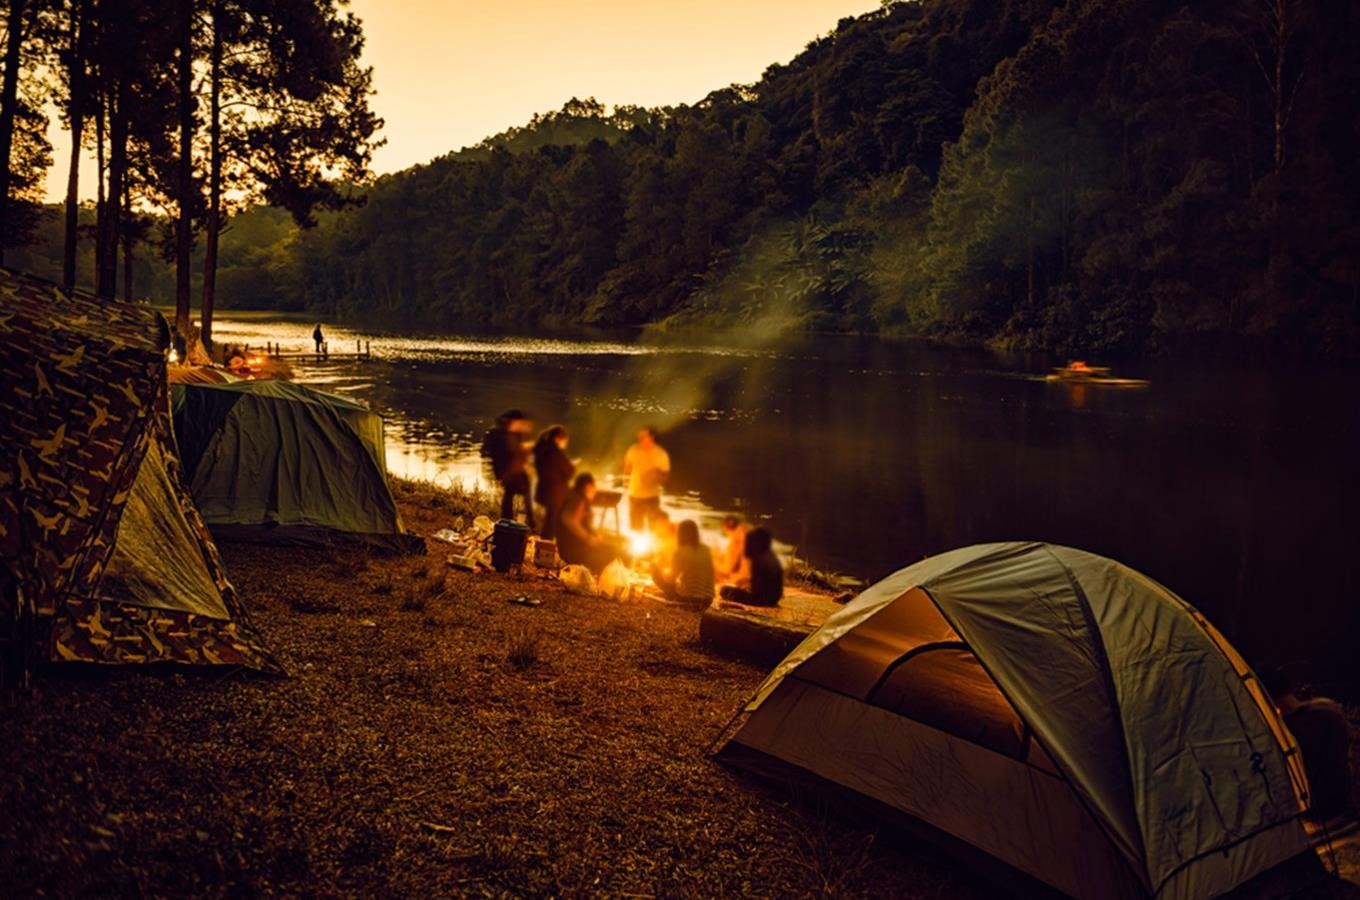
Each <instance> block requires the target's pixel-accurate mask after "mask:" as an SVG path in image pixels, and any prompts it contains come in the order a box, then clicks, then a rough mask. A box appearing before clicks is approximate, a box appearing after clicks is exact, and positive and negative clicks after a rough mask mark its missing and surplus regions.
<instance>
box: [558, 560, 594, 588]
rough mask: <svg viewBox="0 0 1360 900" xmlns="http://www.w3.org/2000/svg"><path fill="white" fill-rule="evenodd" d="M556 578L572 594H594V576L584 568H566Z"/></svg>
mask: <svg viewBox="0 0 1360 900" xmlns="http://www.w3.org/2000/svg"><path fill="white" fill-rule="evenodd" d="M557 577H558V579H559V580H560V581H561V582H562V583H563V584H564V585H566V586H567V590H569V591H571V592H572V593H573V594H593V593H595V576H594V575H592V574H590V570H589V569H587V568H586V567H585V566H567V567H566V568H564V569H563V570H562V571H561V572H559V573H557Z"/></svg>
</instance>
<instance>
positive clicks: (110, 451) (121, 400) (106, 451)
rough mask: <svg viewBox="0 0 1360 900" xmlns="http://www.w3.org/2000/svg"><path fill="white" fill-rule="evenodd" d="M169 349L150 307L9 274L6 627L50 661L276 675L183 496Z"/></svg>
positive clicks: (0, 603)
mask: <svg viewBox="0 0 1360 900" xmlns="http://www.w3.org/2000/svg"><path fill="white" fill-rule="evenodd" d="M169 343H170V341H169V328H168V326H167V325H166V323H165V320H164V319H163V318H162V317H161V316H160V314H158V313H157V312H155V311H154V310H152V309H150V308H148V307H142V306H135V305H131V304H123V303H117V302H114V301H96V300H94V299H93V298H91V297H88V296H85V295H82V294H74V295H73V294H68V293H66V292H64V291H62V290H61V289H59V288H58V287H57V286H56V285H53V284H50V283H48V282H44V281H40V280H38V279H34V278H30V277H27V276H22V275H18V274H16V273H13V272H9V271H6V270H0V347H3V351H2V352H0V378H3V380H4V384H5V390H4V391H3V392H0V620H3V624H4V625H6V626H9V627H8V629H7V630H8V631H9V632H10V637H11V638H14V639H15V640H16V643H20V642H21V643H23V644H24V645H25V646H26V647H27V646H37V647H39V648H41V650H42V652H43V653H44V654H45V655H46V656H48V657H49V658H51V659H54V660H73V661H87V662H99V663H126V662H182V663H193V664H232V665H247V666H252V667H254V668H258V669H265V670H279V671H281V669H279V666H278V663H277V662H276V661H275V660H274V659H273V657H272V656H271V655H270V654H269V652H268V651H267V650H266V649H264V647H263V646H262V645H261V644H260V642H259V639H258V637H257V636H256V634H255V631H254V629H253V628H251V627H250V625H249V623H248V622H247V621H246V618H245V611H244V609H243V608H242V606H241V604H240V603H239V602H238V600H237V598H236V594H235V592H234V591H233V590H232V587H231V585H230V584H229V583H228V582H227V580H226V578H225V577H224V575H223V572H222V565H221V561H220V560H219V558H218V555H217V548H216V547H214V546H213V543H212V539H211V538H210V537H209V535H208V530H207V528H206V527H205V526H204V524H203V521H202V520H201V519H200V518H199V516H198V512H197V511H196V510H195V509H194V505H193V503H192V501H191V500H190V499H189V496H188V493H187V492H186V491H185V490H184V488H183V487H182V486H181V484H180V480H179V471H178V470H179V460H178V457H177V456H176V452H175V447H174V441H173V439H172V437H171V431H170V428H171V426H170V399H169V396H168V387H167V384H166V380H165V368H166V357H167V353H168V349H169ZM25 652H26V650H25Z"/></svg>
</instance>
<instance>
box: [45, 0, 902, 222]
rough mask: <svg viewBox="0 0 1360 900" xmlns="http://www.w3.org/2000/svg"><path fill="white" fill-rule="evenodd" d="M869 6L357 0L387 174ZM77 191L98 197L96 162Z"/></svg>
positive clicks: (790, 39) (758, 57)
mask: <svg viewBox="0 0 1360 900" xmlns="http://www.w3.org/2000/svg"><path fill="white" fill-rule="evenodd" d="M878 6H879V4H878V3H877V2H875V0H638V2H632V3H627V2H622V0H593V2H592V0H580V2H575V3H569V2H561V0H557V2H552V0H500V2H490V3H488V2H481V3H472V2H459V0H444V2H440V0H351V3H350V9H351V10H352V11H353V12H354V13H355V15H357V16H358V17H359V18H360V19H361V20H363V23H364V33H365V35H366V37H367V42H366V44H365V48H364V60H365V62H366V64H367V65H371V66H373V68H374V85H375V87H376V88H377V96H376V97H374V98H373V100H372V103H373V108H374V109H375V110H376V111H377V113H378V115H380V116H381V117H382V118H383V119H384V120H385V121H386V125H385V127H384V128H383V131H382V137H384V138H386V140H387V144H386V145H385V146H383V147H381V148H380V149H379V150H378V151H377V152H376V153H375V154H374V158H373V169H374V171H375V172H378V173H384V172H394V171H397V170H399V169H404V168H406V167H407V166H411V165H414V164H416V163H422V162H428V161H429V160H430V159H433V158H434V157H436V156H440V155H442V154H444V153H447V152H449V151H451V150H458V149H460V148H462V147H466V146H469V145H472V144H476V143H477V142H478V141H480V140H482V138H485V137H488V136H490V135H492V134H496V133H497V132H500V131H504V130H505V129H507V128H509V127H511V126H514V125H522V124H524V123H525V122H527V121H528V120H529V118H530V117H531V116H532V115H533V114H534V113H536V112H548V111H550V110H554V109H559V108H560V107H561V106H562V104H563V103H565V102H566V101H567V100H569V99H571V98H572V97H573V96H574V97H580V98H582V99H584V98H586V97H589V96H593V97H595V98H596V99H597V100H599V101H600V102H601V103H604V104H605V105H606V106H613V105H615V104H635V105H638V106H661V105H674V104H680V103H693V102H695V101H698V100H701V99H702V98H703V97H704V96H705V95H706V94H708V93H709V92H710V91H713V90H716V89H718V88H722V87H726V86H728V85H729V84H733V83H749V82H753V81H756V80H757V79H759V78H760V75H761V73H762V72H763V71H764V70H765V68H766V67H767V66H769V65H770V64H771V63H776V62H779V63H783V62H788V61H789V60H790V59H792V58H793V57H794V56H795V55H797V53H798V52H799V51H801V50H802V49H803V47H804V46H806V45H807V43H808V42H809V41H811V40H813V39H814V38H816V37H817V36H819V35H823V34H826V33H827V32H829V31H831V30H832V29H834V28H835V27H836V22H837V21H838V20H839V19H841V18H843V17H845V16H852V15H857V14H860V13H864V12H868V11H869V10H871V9H875V8H877V7H878ZM51 137H52V143H53V147H54V151H55V153H54V160H55V163H56V164H55V165H54V166H53V167H52V169H51V170H50V171H49V173H48V182H47V184H48V197H49V199H52V200H57V199H60V198H61V197H62V196H64V195H65V185H66V162H67V155H68V153H69V148H70V143H69V140H68V139H67V136H66V135H65V133H64V132H61V131H60V129H59V128H58V126H57V125H56V124H55V123H54V124H53V126H52V133H51ZM86 169H87V170H88V171H82V175H81V181H82V191H81V193H82V194H83V195H86V196H93V195H94V173H93V170H92V169H93V167H92V166H88V167H86Z"/></svg>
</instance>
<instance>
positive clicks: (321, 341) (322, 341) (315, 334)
mask: <svg viewBox="0 0 1360 900" xmlns="http://www.w3.org/2000/svg"><path fill="white" fill-rule="evenodd" d="M312 340H314V341H316V355H317V356H320V355H321V348H322V347H324V346H325V345H326V336H325V335H324V334H322V333H321V323H320V322H317V323H316V327H315V328H313V329H312Z"/></svg>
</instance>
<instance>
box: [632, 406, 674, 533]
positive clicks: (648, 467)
mask: <svg viewBox="0 0 1360 900" xmlns="http://www.w3.org/2000/svg"><path fill="white" fill-rule="evenodd" d="M623 474H625V475H627V476H628V527H629V528H631V529H632V530H633V531H639V530H641V529H643V528H645V527H647V523H648V521H650V519H651V514H652V513H653V512H655V511H657V510H659V509H661V487H662V485H664V484H665V483H666V481H667V480H668V479H669V478H670V477H671V457H670V454H668V453H667V452H666V451H665V449H664V448H663V447H662V446H661V445H660V444H658V443H657V442H656V429H655V428H653V427H652V426H650V425H648V426H646V427H645V428H643V429H642V430H641V431H639V432H638V439H637V443H636V444H634V445H633V446H631V447H629V448H628V452H627V453H625V454H624V455H623Z"/></svg>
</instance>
